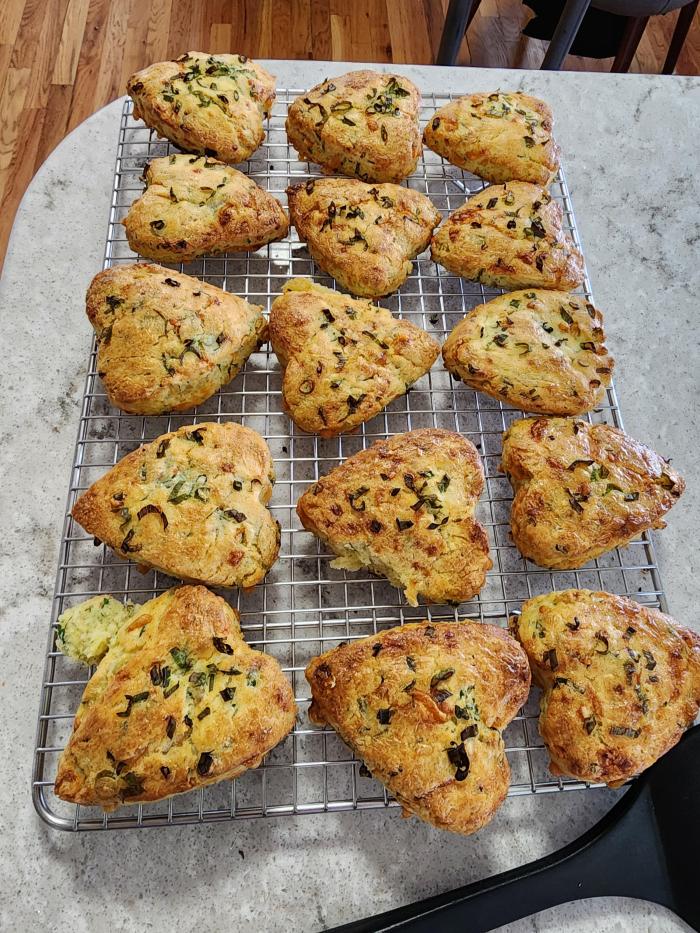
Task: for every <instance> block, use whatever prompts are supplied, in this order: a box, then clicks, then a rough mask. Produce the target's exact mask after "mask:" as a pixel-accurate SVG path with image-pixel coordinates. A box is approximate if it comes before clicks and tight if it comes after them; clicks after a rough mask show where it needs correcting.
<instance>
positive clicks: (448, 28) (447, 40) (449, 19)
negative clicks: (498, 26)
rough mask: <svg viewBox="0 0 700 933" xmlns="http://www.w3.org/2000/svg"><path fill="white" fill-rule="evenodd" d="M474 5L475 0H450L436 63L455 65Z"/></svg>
mask: <svg viewBox="0 0 700 933" xmlns="http://www.w3.org/2000/svg"><path fill="white" fill-rule="evenodd" d="M473 5H474V0H450V5H449V7H448V8H447V16H446V17H445V25H444V26H443V27H442V37H441V38H440V48H439V49H438V54H437V60H436V62H435V64H436V65H454V63H455V62H456V61H457V53H458V52H459V47H460V45H461V44H462V39H463V38H464V32H465V30H466V28H467V24H468V23H469V22H470V21H471V14H472V7H473Z"/></svg>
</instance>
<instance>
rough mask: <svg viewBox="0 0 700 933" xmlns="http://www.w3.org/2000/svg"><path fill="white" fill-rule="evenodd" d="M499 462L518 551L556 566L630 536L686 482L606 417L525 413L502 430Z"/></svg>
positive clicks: (578, 561)
mask: <svg viewBox="0 0 700 933" xmlns="http://www.w3.org/2000/svg"><path fill="white" fill-rule="evenodd" d="M501 469H502V471H503V472H504V473H505V474H506V475H507V476H508V478H509V480H510V482H511V484H512V486H513V489H514V491H515V498H514V499H513V507H512V510H511V515H510V527H511V532H512V534H513V540H514V541H515V544H516V546H517V548H518V550H519V551H520V553H521V554H522V555H523V556H524V557H527V558H529V559H530V560H532V561H534V562H535V563H536V564H539V565H540V566H541V567H551V568H553V569H556V570H570V569H573V568H575V567H582V566H583V565H584V564H585V563H587V562H588V561H589V560H593V558H594V557H598V556H599V555H600V554H604V553H605V552H606V551H610V550H611V549H612V548H614V547H621V546H623V545H625V544H628V543H629V542H630V541H631V540H632V539H633V538H636V537H637V536H638V535H640V534H641V533H642V532H643V531H645V530H646V529H647V528H664V527H665V523H664V522H663V521H662V516H663V515H665V513H666V512H668V510H669V509H670V508H671V507H672V506H673V505H675V503H676V501H677V500H678V497H679V496H680V495H681V494H682V493H683V490H684V489H685V483H684V481H683V479H682V478H681V477H680V476H679V475H678V473H676V471H675V470H673V469H672V468H671V467H670V466H669V463H668V461H667V460H664V459H663V457H660V456H659V455H658V454H656V453H654V451H653V450H650V449H649V448H648V447H645V446H644V445H643V444H640V443H638V442H637V441H635V440H633V439H632V438H631V437H629V436H628V435H627V434H624V433H623V432H622V431H619V430H618V429H617V428H611V427H609V426H608V425H607V424H589V423H588V422H586V421H579V420H576V419H573V418H523V419H521V420H520V421H514V422H513V423H512V424H511V425H510V427H509V428H508V430H507V431H506V433H505V434H504V435H503V453H502V458H501Z"/></svg>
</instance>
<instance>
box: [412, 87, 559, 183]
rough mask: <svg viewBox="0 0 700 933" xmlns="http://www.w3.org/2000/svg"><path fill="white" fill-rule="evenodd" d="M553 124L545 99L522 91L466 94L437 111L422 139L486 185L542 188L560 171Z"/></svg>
mask: <svg viewBox="0 0 700 933" xmlns="http://www.w3.org/2000/svg"><path fill="white" fill-rule="evenodd" d="M552 122H553V120H552V111H551V110H550V109H549V107H548V106H547V104H546V103H545V102H544V101H543V100H539V99H538V98H537V97H531V96H530V95H529V94H523V93H521V92H520V91H514V92H506V91H495V92H494V93H491V94H467V95H466V96H465V97H459V98H458V99H457V100H453V101H450V103H449V104H445V106H444V107H440V109H439V110H436V111H435V113H434V114H433V117H432V119H431V120H429V121H428V125H427V126H426V128H425V131H424V133H423V141H424V142H425V145H426V146H428V148H430V149H432V150H433V152H437V153H438V155H441V156H442V157H443V158H444V159H447V161H448V162H451V163H452V164H453V165H458V166H459V167H460V168H463V169H466V170H467V171H468V172H473V173H474V174H475V175H479V176H480V177H481V178H483V179H485V180H486V181H490V182H496V183H499V182H500V183H502V182H506V181H529V182H532V183H533V184H536V185H543V186H546V185H548V184H549V183H550V181H551V180H552V176H553V175H554V174H555V173H556V171H557V169H558V168H559V146H557V144H556V143H555V141H554V139H553V137H552Z"/></svg>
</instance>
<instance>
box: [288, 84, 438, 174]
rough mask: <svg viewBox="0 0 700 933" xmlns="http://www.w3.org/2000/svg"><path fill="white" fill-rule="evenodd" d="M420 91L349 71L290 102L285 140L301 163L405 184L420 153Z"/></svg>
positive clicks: (405, 85)
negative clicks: (302, 160)
mask: <svg viewBox="0 0 700 933" xmlns="http://www.w3.org/2000/svg"><path fill="white" fill-rule="evenodd" d="M420 100H421V98H420V92H419V90H418V88H417V87H416V86H415V84H413V83H412V82H411V81H409V80H408V78H403V77H401V76H400V75H392V74H382V73H380V72H378V71H351V72H349V73H348V74H344V75H341V76H340V77H338V78H327V79H326V80H325V81H323V82H322V83H321V84H317V85H316V87H312V88H311V90H310V91H307V93H306V94H304V95H302V96H301V97H297V99H296V100H295V101H294V102H293V103H292V105H291V106H290V108H289V112H288V115H287V123H286V129H287V136H288V137H289V141H290V143H291V144H292V145H293V146H294V148H295V149H296V150H297V152H298V153H299V157H300V158H301V159H307V160H308V161H310V162H316V163H317V164H318V165H320V166H321V168H322V169H323V170H324V171H325V172H338V173H339V174H342V175H352V176H354V177H355V178H361V179H362V181H396V182H398V181H402V180H403V179H404V178H406V177H407V176H408V175H410V174H411V172H415V170H416V165H417V163H418V156H419V155H420V151H421V142H420V129H419V126H418V115H419V113H420Z"/></svg>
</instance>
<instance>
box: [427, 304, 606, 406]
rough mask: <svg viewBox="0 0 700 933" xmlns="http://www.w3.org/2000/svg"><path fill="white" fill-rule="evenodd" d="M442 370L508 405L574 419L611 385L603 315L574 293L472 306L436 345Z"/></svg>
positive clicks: (599, 400)
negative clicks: (441, 361)
mask: <svg viewBox="0 0 700 933" xmlns="http://www.w3.org/2000/svg"><path fill="white" fill-rule="evenodd" d="M442 358H443V360H444V363H445V368H446V369H447V370H449V372H450V373H452V375H453V376H456V377H457V378H459V379H461V380H462V381H463V382H465V383H466V384H467V385H469V386H471V387H472V388H473V389H478V390H479V391H480V392H486V394H487V395H491V396H493V397H494V398H497V399H498V400H499V401H501V402H505V403H506V405H513V406H514V407H515V408H520V409H522V410H523V411H534V412H537V413H538V414H544V415H580V414H583V412H586V411H590V410H591V409H592V408H595V407H596V405H598V404H599V403H600V402H601V400H602V399H603V398H604V396H605V389H606V388H607V386H609V385H610V381H611V379H612V371H613V367H614V365H615V363H614V360H613V358H612V356H611V355H610V353H609V352H608V349H607V347H606V346H605V333H604V331H603V315H602V314H601V313H600V311H598V310H597V309H596V308H594V307H593V305H592V304H590V303H589V302H587V301H586V300H585V298H582V297H581V296H580V295H572V294H570V293H569V292H558V291H550V290H547V289H539V290H537V291H535V290H534V289H533V290H527V289H526V290H524V291H517V292H508V293H506V294H505V295H499V296H498V298H493V299H492V300H491V301H487V302H486V304H483V305H479V306H478V307H476V308H473V309H472V310H471V311H470V312H469V314H467V316H466V317H465V318H464V319H463V320H461V321H460V322H459V323H458V324H457V325H456V326H455V327H454V328H453V330H452V333H451V334H450V335H449V336H448V338H447V340H446V341H445V343H444V344H443V347H442Z"/></svg>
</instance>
